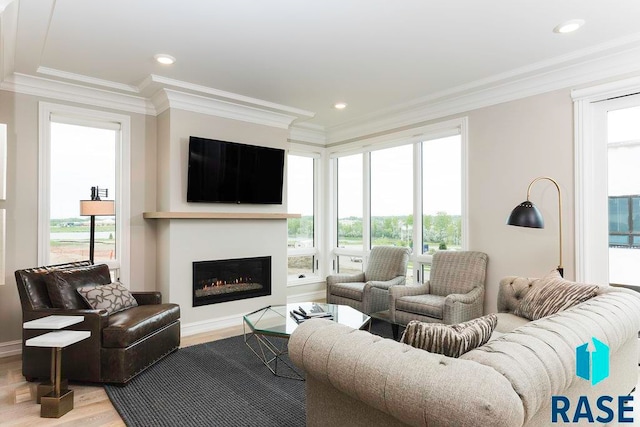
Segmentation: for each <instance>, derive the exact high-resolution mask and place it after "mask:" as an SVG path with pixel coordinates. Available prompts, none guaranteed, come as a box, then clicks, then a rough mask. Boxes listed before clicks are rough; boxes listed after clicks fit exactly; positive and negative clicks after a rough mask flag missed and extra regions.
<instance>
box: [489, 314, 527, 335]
mask: <svg viewBox="0 0 640 427" xmlns="http://www.w3.org/2000/svg"><path fill="white" fill-rule="evenodd" d="M497 316H498V324H497V325H496V331H498V332H502V333H505V334H506V333H509V332H511V331H513V330H514V329H516V328H519V327H520V326H523V325H526V324H527V323H529V322H531V320H529V319H527V318H525V317H520V316H516V315H515V314H511V313H497Z"/></svg>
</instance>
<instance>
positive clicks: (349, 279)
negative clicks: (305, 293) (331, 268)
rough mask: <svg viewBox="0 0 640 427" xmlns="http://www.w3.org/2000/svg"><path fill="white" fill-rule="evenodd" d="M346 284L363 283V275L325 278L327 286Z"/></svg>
mask: <svg viewBox="0 0 640 427" xmlns="http://www.w3.org/2000/svg"><path fill="white" fill-rule="evenodd" d="M347 282H364V273H358V274H330V275H329V276H327V286H330V285H333V284H334V283H347Z"/></svg>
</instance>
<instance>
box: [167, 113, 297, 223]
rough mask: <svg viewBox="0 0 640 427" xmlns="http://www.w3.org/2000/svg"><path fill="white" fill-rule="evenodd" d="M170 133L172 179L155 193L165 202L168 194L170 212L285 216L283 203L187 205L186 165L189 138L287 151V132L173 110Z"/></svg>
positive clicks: (170, 169) (285, 130)
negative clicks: (280, 213) (259, 213)
mask: <svg viewBox="0 0 640 427" xmlns="http://www.w3.org/2000/svg"><path fill="white" fill-rule="evenodd" d="M163 130H164V129H163ZM169 132H170V146H169V152H170V157H169V162H170V164H169V171H170V173H171V177H172V179H171V180H170V182H168V183H166V184H165V186H163V187H160V188H159V189H158V191H159V192H165V194H162V195H161V196H160V197H161V199H162V200H165V199H166V197H167V194H166V192H167V191H168V192H169V195H168V197H169V209H170V210H173V211H178V212H179V211H214V212H235V211H238V212H240V211H241V212H286V205H285V204H284V203H283V204H282V205H250V204H245V205H232V204H228V203H187V162H188V147H189V137H190V136H198V137H202V138H210V139H220V140H224V141H232V142H240V143H243V144H251V145H259V146H263V147H273V148H282V149H287V148H288V145H289V143H288V142H287V138H288V137H289V131H288V130H287V129H279V128H274V127H270V126H265V125H258V124H252V123H248V122H242V121H239V120H232V119H225V118H221V117H214V116H209V115H207V114H201V113H193V112H189V111H184V110H175V109H172V110H171V116H170V129H169ZM160 138H164V136H163V135H160ZM285 181H286V176H285Z"/></svg>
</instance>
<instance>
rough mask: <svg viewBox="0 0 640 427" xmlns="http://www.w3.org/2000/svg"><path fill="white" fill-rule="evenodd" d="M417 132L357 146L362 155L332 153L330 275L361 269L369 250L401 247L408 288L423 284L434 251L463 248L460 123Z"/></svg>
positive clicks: (462, 125)
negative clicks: (406, 253)
mask: <svg viewBox="0 0 640 427" xmlns="http://www.w3.org/2000/svg"><path fill="white" fill-rule="evenodd" d="M424 130H425V132H424V135H421V136H419V137H417V136H414V135H413V134H415V133H417V132H416V131H415V129H414V130H412V132H411V133H409V134H408V135H407V136H406V138H404V140H403V139H402V138H396V139H394V141H393V142H385V141H381V142H380V144H379V145H376V144H367V145H366V146H364V145H363V148H362V151H363V152H362V153H358V154H352V153H348V154H345V155H341V154H340V153H339V152H336V153H333V154H331V156H332V157H334V161H333V168H334V171H335V173H334V177H333V178H334V179H335V180H336V182H335V183H334V188H335V189H336V193H337V194H336V196H335V199H334V201H335V204H336V207H335V210H334V214H335V215H336V216H335V230H336V236H335V242H334V250H333V255H334V271H336V272H338V273H354V272H359V271H363V269H364V268H366V263H367V255H368V252H369V250H370V249H371V248H372V247H374V246H379V245H393V246H406V247H409V248H411V249H412V255H411V257H410V261H409V266H408V271H407V283H408V284H411V283H415V282H424V281H425V280H426V279H428V276H429V268H430V264H431V256H432V254H433V253H434V252H435V251H438V250H444V249H449V250H461V249H464V248H466V246H465V242H466V240H465V232H464V230H465V229H466V227H465V224H466V221H465V211H464V203H463V201H464V200H465V194H464V193H465V191H466V190H465V189H466V186H465V185H464V179H465V178H464V177H465V176H466V170H465V167H464V165H465V164H466V163H465V144H466V142H465V135H466V119H457V120H452V121H450V122H445V123H442V124H439V125H436V126H434V127H433V128H432V127H428V126H426V127H425V128H424ZM429 136H431V137H429ZM350 149H352V150H353V147H350ZM415 218H421V220H418V221H415Z"/></svg>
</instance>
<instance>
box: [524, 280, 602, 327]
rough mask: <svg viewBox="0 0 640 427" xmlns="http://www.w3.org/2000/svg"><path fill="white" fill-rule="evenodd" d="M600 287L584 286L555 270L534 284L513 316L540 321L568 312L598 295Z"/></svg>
mask: <svg viewBox="0 0 640 427" xmlns="http://www.w3.org/2000/svg"><path fill="white" fill-rule="evenodd" d="M597 291H598V286H596V285H583V284H580V283H575V282H571V281H569V280H565V279H563V278H562V276H561V275H560V273H559V272H558V270H553V271H552V272H551V273H549V274H547V275H546V276H545V277H543V278H542V279H538V280H536V281H535V282H533V285H532V286H531V289H529V292H527V294H526V295H525V296H524V298H522V301H520V305H519V306H518V307H517V308H516V309H515V310H514V311H513V314H515V315H516V316H520V317H526V318H527V319H529V320H538V319H541V318H543V317H546V316H550V315H552V314H555V313H558V312H559V311H562V310H566V309H567V308H569V307H573V306H574V305H576V304H579V303H581V302H584V301H586V300H588V299H591V298H593V297H595V296H596V295H597Z"/></svg>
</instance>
